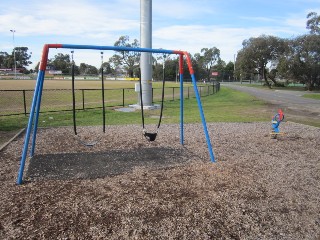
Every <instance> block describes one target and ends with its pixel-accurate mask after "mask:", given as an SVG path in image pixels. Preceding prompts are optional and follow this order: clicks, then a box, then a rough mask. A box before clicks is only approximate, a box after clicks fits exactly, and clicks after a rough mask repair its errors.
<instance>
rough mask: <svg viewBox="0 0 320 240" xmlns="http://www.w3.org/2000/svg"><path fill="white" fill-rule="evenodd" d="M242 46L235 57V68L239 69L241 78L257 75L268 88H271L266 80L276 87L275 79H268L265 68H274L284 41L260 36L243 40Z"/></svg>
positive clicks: (284, 46) (283, 48)
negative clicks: (247, 75)
mask: <svg viewBox="0 0 320 240" xmlns="http://www.w3.org/2000/svg"><path fill="white" fill-rule="evenodd" d="M242 46H243V48H242V49H241V50H240V51H239V53H238V56H237V66H239V68H240V73H241V76H242V77H243V76H244V75H246V74H249V76H250V75H252V74H259V75H260V76H262V77H263V79H264V80H265V83H266V85H267V86H268V87H270V88H271V85H270V83H269V81H268V78H269V79H270V80H271V81H273V82H274V84H275V85H278V83H277V82H276V80H275V77H273V76H271V77H269V75H268V73H269V71H268V68H267V66H268V65H269V66H272V67H273V68H276V66H277V64H276V63H277V61H278V59H279V58H280V56H281V55H282V54H283V53H284V51H285V48H286V44H285V41H284V40H283V39H280V38H278V37H275V36H266V35H262V36H260V37H257V38H250V39H248V40H244V41H243V43H242Z"/></svg>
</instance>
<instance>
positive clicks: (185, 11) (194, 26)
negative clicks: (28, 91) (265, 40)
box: [0, 0, 320, 68]
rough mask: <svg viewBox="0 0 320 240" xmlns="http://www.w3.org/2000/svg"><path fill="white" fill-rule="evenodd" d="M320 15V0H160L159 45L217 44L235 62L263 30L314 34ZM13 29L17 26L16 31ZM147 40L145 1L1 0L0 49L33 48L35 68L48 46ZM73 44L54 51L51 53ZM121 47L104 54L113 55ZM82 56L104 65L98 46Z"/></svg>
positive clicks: (155, 18)
mask: <svg viewBox="0 0 320 240" xmlns="http://www.w3.org/2000/svg"><path fill="white" fill-rule="evenodd" d="M309 12H317V13H318V14H320V0H290V1H289V0H268V1H267V0H241V1H240V0H153V1H152V48H163V49H168V50H183V51H188V52H190V53H191V54H194V53H200V52H201V49H202V48H212V47H217V48H218V49H219V50H220V56H221V58H222V60H224V61H225V62H229V61H234V58H235V56H236V54H237V52H238V51H239V50H240V49H241V48H242V42H243V41H244V40H246V39H249V38H250V37H258V36H260V35H262V34H265V35H273V36H277V37H281V38H294V37H296V36H299V35H302V34H306V33H308V30H307V29H306V21H307V18H306V16H307V14H308V13H309ZM10 30H15V32H14V34H13V33H12V32H11V31H10ZM124 35H128V36H129V37H130V42H133V40H134V39H137V40H139V41H140V1H139V0H51V1H43V0H28V1H25V0H15V1H4V0H2V1H1V2H0V51H3V52H8V53H9V54H10V53H12V49H13V47H14V46H16V47H28V48H29V52H30V53H32V54H31V55H32V58H31V61H32V62H33V63H32V64H31V65H30V66H29V68H34V66H35V65H36V64H37V63H38V62H39V61H40V58H41V53H42V48H43V45H44V44H48V43H61V44H85V45H102V46H113V45H114V43H115V41H117V40H118V39H119V37H120V36H124ZM70 51H71V50H69V49H57V50H56V49H50V52H49V58H53V57H54V56H55V55H56V54H57V53H63V54H70ZM113 54H114V53H113V52H112V51H105V52H104V59H105V60H108V58H109V57H111V56H112V55H113ZM74 60H75V62H76V64H77V65H80V63H86V64H90V65H93V66H96V67H100V64H101V55H100V51H97V50H92V51H90V50H76V51H75V52H74Z"/></svg>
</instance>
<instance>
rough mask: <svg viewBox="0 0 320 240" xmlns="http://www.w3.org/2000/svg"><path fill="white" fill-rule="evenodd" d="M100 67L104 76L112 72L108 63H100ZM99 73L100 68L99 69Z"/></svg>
mask: <svg viewBox="0 0 320 240" xmlns="http://www.w3.org/2000/svg"><path fill="white" fill-rule="evenodd" d="M101 67H102V68H103V73H104V74H111V73H112V72H113V69H112V67H111V64H110V63H109V62H104V63H102V65H101ZM100 71H101V68H100Z"/></svg>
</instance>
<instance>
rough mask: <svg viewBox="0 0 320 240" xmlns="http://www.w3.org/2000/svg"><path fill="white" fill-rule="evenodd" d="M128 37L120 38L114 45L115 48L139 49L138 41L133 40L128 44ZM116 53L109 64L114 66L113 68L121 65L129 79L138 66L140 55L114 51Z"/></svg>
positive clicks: (131, 52)
mask: <svg viewBox="0 0 320 240" xmlns="http://www.w3.org/2000/svg"><path fill="white" fill-rule="evenodd" d="M129 40H130V39H129V36H121V37H120V38H119V40H117V41H116V42H115V43H114V46H116V47H132V48H135V47H139V41H138V40H137V39H134V40H133V42H132V43H129ZM115 52H116V53H115V54H114V55H113V56H112V57H111V58H110V59H109V62H111V63H113V64H114V65H115V68H117V67H119V66H120V65H123V66H124V67H125V69H126V71H127V73H128V75H129V76H130V77H134V69H135V68H136V67H137V65H139V61H140V53H139V52H133V51H115Z"/></svg>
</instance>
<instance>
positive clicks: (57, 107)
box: [0, 82, 220, 117]
mask: <svg viewBox="0 0 320 240" xmlns="http://www.w3.org/2000/svg"><path fill="white" fill-rule="evenodd" d="M219 90H220V84H219V83H218V82H217V83H214V84H208V85H205V86H198V91H199V94H200V97H202V96H208V95H212V94H215V93H216V92H218V91H219ZM183 91H184V93H183V95H184V98H185V99H189V98H193V97H195V93H194V88H193V87H184V88H183ZM33 93H34V91H33V90H0V117H1V116H11V115H21V114H24V115H28V114H29V112H30V106H31V103H32V98H33ZM164 93H165V94H164V95H165V96H164V101H174V100H179V99H180V88H179V87H165V91H164ZM104 95H105V106H106V107H108V108H115V107H121V106H123V107H124V106H127V105H130V104H136V103H138V102H139V93H138V92H135V89H134V88H119V89H105V90H104ZM161 97H162V88H153V89H152V99H153V102H154V103H156V102H161ZM75 103H76V105H75V108H76V110H86V109H95V108H101V107H102V90H101V89H76V90H75ZM72 106H73V104H72V91H71V90H70V89H43V91H42V96H41V108H40V112H42V113H44V112H60V111H72Z"/></svg>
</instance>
